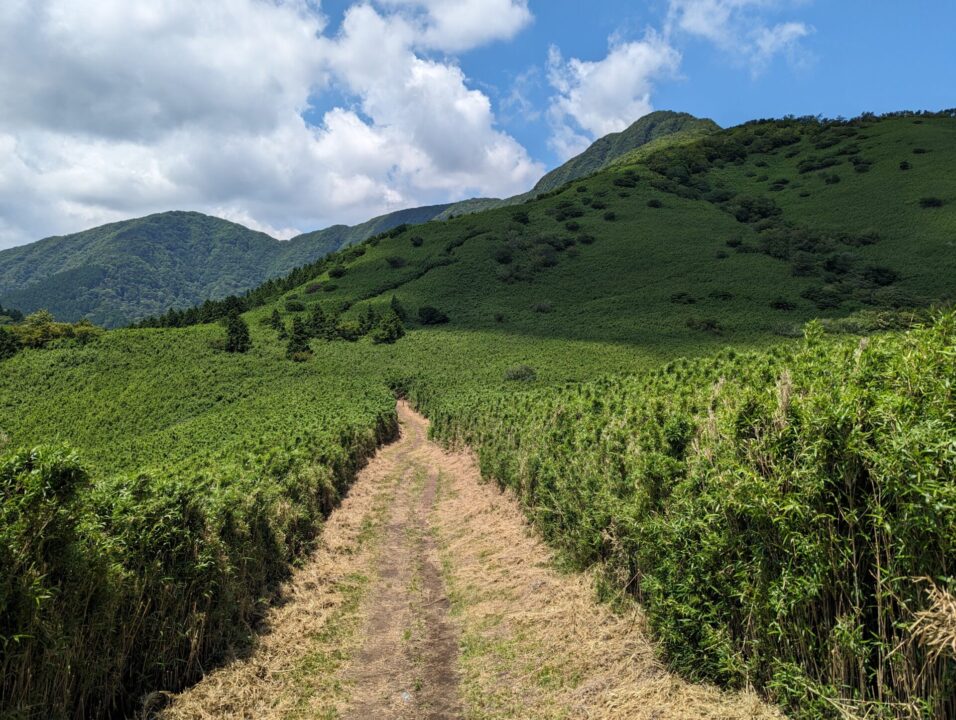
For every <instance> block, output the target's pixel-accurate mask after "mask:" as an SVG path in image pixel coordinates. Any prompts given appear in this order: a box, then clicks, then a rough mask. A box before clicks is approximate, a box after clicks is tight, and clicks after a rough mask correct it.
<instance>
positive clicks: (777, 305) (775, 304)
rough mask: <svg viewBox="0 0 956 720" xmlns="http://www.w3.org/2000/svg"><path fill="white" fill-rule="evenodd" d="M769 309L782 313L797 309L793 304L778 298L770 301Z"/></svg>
mask: <svg viewBox="0 0 956 720" xmlns="http://www.w3.org/2000/svg"><path fill="white" fill-rule="evenodd" d="M770 307H772V308H773V309H774V310H782V311H784V312H792V311H793V310H796V309H797V306H796V304H795V303H793V302H791V301H790V300H787V299H786V298H783V297H778V298H774V299H773V300H771V301H770Z"/></svg>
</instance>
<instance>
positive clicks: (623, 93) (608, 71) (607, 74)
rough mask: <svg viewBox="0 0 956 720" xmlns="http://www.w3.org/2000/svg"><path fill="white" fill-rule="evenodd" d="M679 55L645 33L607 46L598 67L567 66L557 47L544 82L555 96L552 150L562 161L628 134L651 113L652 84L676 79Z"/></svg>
mask: <svg viewBox="0 0 956 720" xmlns="http://www.w3.org/2000/svg"><path fill="white" fill-rule="evenodd" d="M680 62H681V55H680V53H679V52H678V51H677V50H676V49H675V48H674V47H672V46H671V45H670V44H669V43H668V42H667V40H665V39H664V38H663V37H662V36H661V35H659V34H658V33H655V32H653V31H649V32H648V33H647V34H646V35H645V36H644V38H643V39H642V40H638V41H634V42H628V43H620V42H613V41H612V43H611V47H610V50H609V51H608V54H607V56H606V57H605V58H604V59H602V60H598V61H586V60H579V59H577V58H571V59H570V60H565V59H564V58H563V57H562V56H561V53H560V51H559V50H558V49H557V48H556V47H552V48H551V52H550V55H549V58H548V79H549V81H550V83H551V85H552V87H553V88H554V89H555V91H556V94H555V96H554V98H553V99H552V102H551V107H550V109H549V113H548V115H549V119H550V121H551V124H552V129H553V133H554V134H553V136H552V139H551V145H552V148H553V149H554V150H555V152H556V153H558V154H559V155H560V156H562V157H565V158H566V157H571V156H573V155H576V154H577V153H579V152H581V151H582V150H584V149H585V148H586V147H587V146H588V145H589V144H590V143H591V142H592V141H593V140H594V139H595V138H598V137H601V136H603V135H607V134H608V133H612V132H619V131H621V130H624V129H625V128H627V127H628V126H629V125H630V124H631V123H633V122H634V121H635V120H637V119H638V118H640V117H642V116H644V115H646V114H647V113H649V112H651V111H652V110H653V105H652V103H651V92H652V91H653V88H654V83H655V82H656V81H658V80H660V79H662V78H666V77H669V76H673V75H674V74H676V73H677V71H678V69H679V67H680Z"/></svg>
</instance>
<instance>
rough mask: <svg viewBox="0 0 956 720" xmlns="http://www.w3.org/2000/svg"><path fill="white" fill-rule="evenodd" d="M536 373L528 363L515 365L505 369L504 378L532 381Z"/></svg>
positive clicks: (511, 380) (515, 380)
mask: <svg viewBox="0 0 956 720" xmlns="http://www.w3.org/2000/svg"><path fill="white" fill-rule="evenodd" d="M537 378H538V374H537V373H536V372H535V371H534V368H532V367H531V366H530V365H516V366H515V367H513V368H508V369H507V370H505V374H504V379H505V380H506V381H508V382H534V381H535V380H537Z"/></svg>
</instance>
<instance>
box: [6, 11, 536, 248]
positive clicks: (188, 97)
mask: <svg viewBox="0 0 956 720" xmlns="http://www.w3.org/2000/svg"><path fill="white" fill-rule="evenodd" d="M482 12H495V13H498V14H497V15H495V18H496V20H495V22H492V23H490V24H486V25H485V26H484V27H478V28H476V27H474V26H473V23H472V20H473V19H474V18H475V17H478V16H479V15H481V13H482ZM530 19H531V18H530V12H529V11H528V8H527V5H526V3H525V2H518V1H502V0H465V1H463V2H442V1H441V0H421V1H415V2H411V1H409V2H404V1H403V2H398V0H383V2H382V3H381V4H380V5H379V6H378V9H376V8H375V7H373V6H371V5H369V4H365V3H361V4H355V5H354V6H353V7H351V8H350V9H349V10H348V11H347V13H346V16H345V19H344V21H343V24H342V27H341V29H340V30H339V31H338V33H337V34H336V35H335V36H329V35H328V34H327V33H326V22H325V18H324V17H323V16H322V14H321V13H320V12H319V11H318V4H317V3H316V2H310V1H309V0H162V1H161V2H149V3H138V2H129V1H128V0H5V1H4V2H3V3H2V4H0V248H2V247H8V246H11V245H15V244H19V243H22V242H27V241H30V240H35V239H38V238H40V237H43V236H45V235H50V234H61V233H66V232H71V231H76V230H79V229H82V228H85V227H90V226H92V225H96V224H99V223H102V222H109V221H113V220H117V219H122V218H125V217H131V216H136V215H142V214H146V213H150V212H158V211H162V210H168V209H194V210H200V211H204V212H210V213H213V214H219V215H221V216H223V217H227V218H229V219H233V220H237V221H239V222H243V223H244V224H247V225H249V226H251V227H255V228H258V229H263V230H266V231H267V232H272V233H274V234H276V235H278V236H283V237H286V236H289V235H291V234H294V233H295V232H296V231H297V230H303V231H305V230H312V229H316V228H320V227H324V226H326V225H328V224H331V223H333V222H360V221H362V220H365V219H368V218H369V217H371V216H373V215H375V214H379V213H382V212H387V211H390V210H393V209H398V208H400V207H408V206H413V205H418V204H424V203H433V202H442V201H446V200H449V199H457V198H458V197H462V196H464V195H466V194H469V193H472V192H473V193H480V194H486V195H504V194H511V193H514V192H519V191H521V190H525V189H527V187H529V186H530V185H531V184H532V183H533V182H534V180H535V179H536V178H537V177H538V176H539V175H540V174H541V173H542V172H543V168H542V167H541V166H540V165H538V164H536V163H534V162H533V161H532V160H531V159H530V158H529V156H528V154H527V152H526V151H525V149H524V148H523V147H522V146H521V145H520V144H519V143H517V142H516V141H515V140H514V139H513V138H512V137H510V136H509V135H507V134H506V133H504V132H503V131H501V130H500V129H499V128H498V127H497V124H496V118H495V116H494V113H493V112H492V109H491V104H490V102H489V100H488V98H487V97H486V96H485V95H484V94H483V93H482V92H479V91H478V90H475V89H472V88H471V87H469V84H468V79H467V78H466V77H465V75H464V73H463V72H462V71H461V69H460V68H459V67H458V66H457V64H456V63H455V61H454V59H453V58H448V59H442V60H437V59H434V58H430V57H428V56H427V55H426V54H424V53H426V52H427V51H428V50H439V51H448V52H450V51H463V50H465V49H468V48H472V47H477V46H478V45H481V44H483V43H486V42H491V41H493V40H496V39H507V38H509V37H513V36H514V34H515V33H517V32H518V31H519V30H520V29H521V28H522V27H524V26H525V25H527V23H528V22H530ZM332 90H334V91H335V92H336V93H337V94H336V95H334V96H333V97H336V98H339V101H337V102H335V103H334V105H335V107H331V109H328V110H327V111H325V112H323V113H322V114H321V116H320V117H319V119H317V120H313V121H312V122H309V121H307V120H306V119H305V118H306V117H314V115H315V114H314V112H312V111H311V108H312V106H313V104H314V103H316V102H323V98H324V96H325V93H327V92H330V91H332ZM343 95H344V98H343V97H342V96H343Z"/></svg>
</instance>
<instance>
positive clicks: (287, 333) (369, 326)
mask: <svg viewBox="0 0 956 720" xmlns="http://www.w3.org/2000/svg"><path fill="white" fill-rule="evenodd" d="M407 317H408V313H407V312H406V311H405V308H404V307H403V306H402V304H401V302H399V300H398V298H396V297H395V296H392V299H391V302H390V303H389V305H388V307H387V308H386V309H385V310H384V311H380V310H378V309H376V308H375V307H374V306H373V305H367V306H365V307H364V308H363V309H362V311H361V312H360V313H359V315H358V319H357V320H344V321H343V320H342V319H341V318H340V316H339V315H338V314H337V313H335V312H332V311H330V310H327V309H326V308H324V307H323V306H322V304H321V303H315V304H314V305H312V307H311V308H310V310H309V313H308V315H306V316H305V317H304V318H303V317H299V316H296V317H294V318H293V319H292V325H291V328H290V327H287V326H286V324H285V322H284V321H283V320H282V315H281V314H280V313H279V311H278V310H273V311H272V314H271V315H270V316H269V319H268V321H266V324H267V325H268V326H269V327H271V328H272V329H273V330H275V331H276V333H277V337H278V339H279V340H282V341H285V342H286V356H287V357H289V358H290V359H293V360H306V359H308V357H309V356H310V355H311V352H312V351H311V348H310V346H309V341H311V340H325V341H327V342H334V341H338V340H344V341H347V342H356V341H358V340H360V339H361V338H363V337H368V338H369V339H371V341H372V342H373V343H375V344H376V345H383V344H391V343H394V342H396V341H398V340H400V339H401V338H403V337H404V336H405V323H404V320H405V319H406V318H407Z"/></svg>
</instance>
